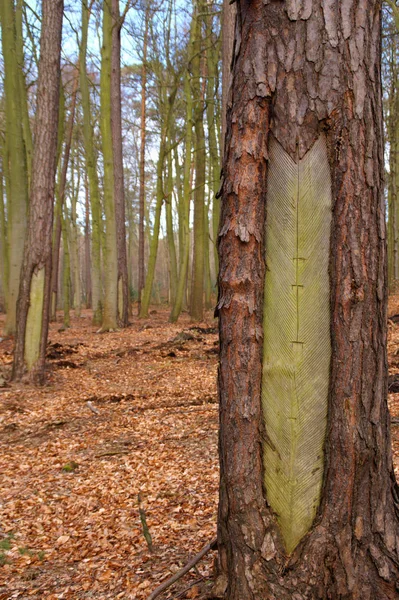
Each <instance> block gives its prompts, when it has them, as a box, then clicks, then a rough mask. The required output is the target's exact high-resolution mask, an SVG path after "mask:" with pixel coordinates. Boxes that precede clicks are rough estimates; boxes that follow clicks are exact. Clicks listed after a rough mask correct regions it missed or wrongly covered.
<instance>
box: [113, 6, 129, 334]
mask: <svg viewBox="0 0 399 600" xmlns="http://www.w3.org/2000/svg"><path fill="white" fill-rule="evenodd" d="M111 12H112V23H113V25H112V49H111V133H112V148H113V156H114V202H115V218H116V244H117V254H118V325H119V326H121V327H127V325H128V323H129V285H128V276H127V252H126V224H125V223H126V218H125V187H124V177H123V148H122V96H121V27H122V22H121V17H120V14H119V0H112V2H111Z"/></svg>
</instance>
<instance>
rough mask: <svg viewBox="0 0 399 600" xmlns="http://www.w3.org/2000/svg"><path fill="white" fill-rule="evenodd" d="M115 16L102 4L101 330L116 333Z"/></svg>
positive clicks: (109, 7) (106, 5) (104, 3)
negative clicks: (103, 288)
mask: <svg viewBox="0 0 399 600" xmlns="http://www.w3.org/2000/svg"><path fill="white" fill-rule="evenodd" d="M112 21H113V19H112V13H111V6H110V4H109V3H108V2H106V1H104V2H103V39H102V47H101V78H100V99H101V114H100V128H101V141H102V151H103V161H104V213H105V245H104V263H105V268H104V287H105V293H104V310H103V320H102V325H101V331H102V332H105V331H115V330H116V329H117V327H118V250H117V232H116V215H115V197H114V194H115V192H114V153H113V145H112V130H111V112H112V110H111V104H112V102H111V71H112V68H111V61H112V30H113V24H112Z"/></svg>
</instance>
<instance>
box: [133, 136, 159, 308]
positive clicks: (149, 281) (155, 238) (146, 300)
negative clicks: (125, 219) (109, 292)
mask: <svg viewBox="0 0 399 600" xmlns="http://www.w3.org/2000/svg"><path fill="white" fill-rule="evenodd" d="M165 145H166V141H165V137H164V136H163V137H162V138H161V141H160V145H159V155H158V164H157V196H156V205H155V215H154V228H153V232H152V237H151V241H150V256H149V258H148V268H147V277H146V280H145V286H144V290H143V294H142V298H141V308H140V314H139V317H140V319H146V318H147V317H148V310H149V307H150V301H151V294H152V286H153V283H154V276H155V265H156V261H157V254H158V243H159V230H160V227H161V212H162V204H163V201H164V191H163V180H162V174H163V165H164V162H165Z"/></svg>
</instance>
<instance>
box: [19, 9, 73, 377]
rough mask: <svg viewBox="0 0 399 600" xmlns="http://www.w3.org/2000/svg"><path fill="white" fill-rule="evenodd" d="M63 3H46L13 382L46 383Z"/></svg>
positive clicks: (42, 25)
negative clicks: (25, 376) (27, 377)
mask: <svg viewBox="0 0 399 600" xmlns="http://www.w3.org/2000/svg"><path fill="white" fill-rule="evenodd" d="M63 9H64V3H63V0H43V2H42V23H41V36H40V62H39V75H38V84H37V98H38V102H37V110H36V117H35V130H34V131H35V133H34V149H33V157H32V181H31V188H30V205H29V221H28V229H27V237H26V242H25V250H24V261H23V267H22V272H21V284H20V289H19V296H18V306H17V330H16V335H15V351H14V363H13V372H12V375H13V378H14V379H21V378H22V376H23V374H24V372H25V368H26V369H27V370H28V372H29V373H30V375H31V377H32V378H33V379H35V380H37V381H38V382H40V383H41V382H43V380H44V377H45V370H44V369H45V359H46V347H47V335H48V323H49V311H50V284H51V238H52V228H53V202H54V188H55V172H56V154H57V152H56V150H57V129H58V109H59V91H60V55H61V32H62V17H63Z"/></svg>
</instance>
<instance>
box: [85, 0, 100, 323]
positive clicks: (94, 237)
mask: <svg viewBox="0 0 399 600" xmlns="http://www.w3.org/2000/svg"><path fill="white" fill-rule="evenodd" d="M89 16H90V14H89V6H88V3H87V0H82V40H81V46H80V52H79V76H80V95H81V100H82V111H83V138H84V146H85V160H86V171H87V176H88V181H89V190H90V205H91V223H92V227H91V230H92V231H91V264H92V272H91V282H92V306H93V323H94V324H95V325H100V324H101V321H102V311H103V301H102V296H103V294H102V283H101V230H102V218H101V204H100V190H99V184H98V173H97V156H96V149H95V144H94V135H95V134H94V127H93V124H92V121H91V104H90V92H89V81H88V75H87V69H86V56H87V43H88V29H89Z"/></svg>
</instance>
